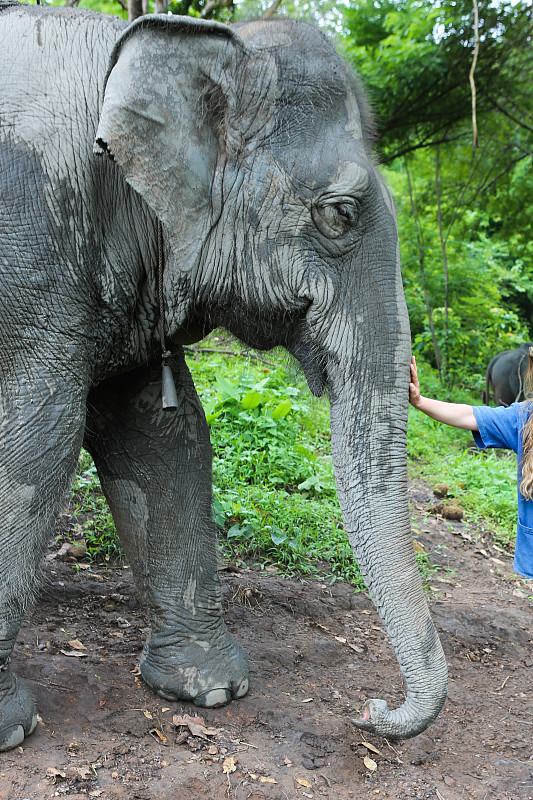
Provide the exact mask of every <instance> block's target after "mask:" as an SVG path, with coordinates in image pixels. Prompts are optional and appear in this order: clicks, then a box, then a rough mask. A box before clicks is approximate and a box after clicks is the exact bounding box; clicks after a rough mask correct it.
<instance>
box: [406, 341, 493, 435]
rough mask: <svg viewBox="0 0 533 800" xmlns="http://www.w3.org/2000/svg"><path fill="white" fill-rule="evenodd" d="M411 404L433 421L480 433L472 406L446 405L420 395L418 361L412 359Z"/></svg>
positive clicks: (461, 404)
mask: <svg viewBox="0 0 533 800" xmlns="http://www.w3.org/2000/svg"><path fill="white" fill-rule="evenodd" d="M409 402H410V403H411V405H412V406H413V407H414V408H417V409H418V410H419V411H422V413H423V414H426V416H428V417H431V419H436V420H437V421H438V422H444V423H445V424H446V425H452V426H453V427H454V428H463V429H464V430H467V431H478V430H479V429H478V425H477V422H476V418H475V416H474V411H473V409H472V406H468V405H466V404H464V403H445V402H444V401H442V400H433V399H432V398H430V397H423V396H422V395H421V394H420V383H419V380H418V372H417V368H416V359H415V357H414V356H412V357H411V383H410V384H409Z"/></svg>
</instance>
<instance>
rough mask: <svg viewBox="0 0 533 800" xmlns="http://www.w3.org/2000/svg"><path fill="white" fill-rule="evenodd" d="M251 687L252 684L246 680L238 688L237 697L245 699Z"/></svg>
mask: <svg viewBox="0 0 533 800" xmlns="http://www.w3.org/2000/svg"><path fill="white" fill-rule="evenodd" d="M249 687H250V683H249V681H248V678H245V679H244V680H243V681H242V682H241V683H240V684H239V686H238V687H237V691H236V692H235V697H244V695H245V694H246V693H247V691H248V689H249Z"/></svg>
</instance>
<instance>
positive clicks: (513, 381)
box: [482, 342, 533, 406]
mask: <svg viewBox="0 0 533 800" xmlns="http://www.w3.org/2000/svg"><path fill="white" fill-rule="evenodd" d="M532 345H533V342H524V343H523V344H521V345H520V347H518V348H516V349H515V350H503V351H502V352H501V353H497V354H496V355H495V356H494V358H493V359H491V361H490V362H489V365H488V367H487V372H486V375H485V392H484V393H483V396H482V401H483V402H484V403H487V404H489V403H490V401H491V395H492V398H493V399H494V402H495V403H496V405H498V406H510V405H511V403H515V402H519V401H520V400H523V399H524V378H525V374H526V371H527V366H528V356H529V348H530V347H531V346H532Z"/></svg>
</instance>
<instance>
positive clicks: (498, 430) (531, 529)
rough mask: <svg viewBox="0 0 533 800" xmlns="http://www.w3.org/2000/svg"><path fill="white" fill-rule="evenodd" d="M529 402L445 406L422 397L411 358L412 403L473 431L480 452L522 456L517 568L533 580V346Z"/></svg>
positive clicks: (515, 562)
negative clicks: (488, 449)
mask: <svg viewBox="0 0 533 800" xmlns="http://www.w3.org/2000/svg"><path fill="white" fill-rule="evenodd" d="M525 389H526V394H525V396H526V400H525V401H524V402H523V403H513V404H512V405H510V406H497V407H496V408H491V407H490V406H468V405H464V404H462V403H445V402H443V401H441V400H432V399H431V398H429V397H423V396H422V395H421V394H420V384H419V382H418V373H417V369H416V360H415V357H414V356H413V357H412V358H411V383H410V384H409V402H410V403H411V405H412V406H414V408H418V410H419V411H422V412H423V413H424V414H426V415H427V416H428V417H431V418H432V419H436V420H438V422H444V423H446V425H453V426H454V427H455V428H463V429H464V430H467V431H472V433H473V435H474V441H475V443H476V444H477V446H478V447H479V448H480V450H483V449H484V448H485V447H505V448H508V449H509V450H514V452H515V453H517V455H518V527H517V535H516V547H515V556H514V569H515V571H516V572H518V573H519V574H520V575H525V576H526V577H527V578H533V347H530V348H529V366H528V370H527V374H526V380H525Z"/></svg>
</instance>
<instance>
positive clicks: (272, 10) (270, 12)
mask: <svg viewBox="0 0 533 800" xmlns="http://www.w3.org/2000/svg"><path fill="white" fill-rule="evenodd" d="M282 4H283V0H274V2H273V3H272V5H271V6H269V7H268V8H267V9H266V10H265V11H263V13H262V14H261V17H260V19H272V17H274V16H275V15H276V13H277V11H278V9H279V7H280V6H281V5H282Z"/></svg>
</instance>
